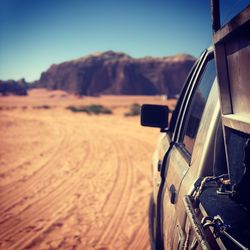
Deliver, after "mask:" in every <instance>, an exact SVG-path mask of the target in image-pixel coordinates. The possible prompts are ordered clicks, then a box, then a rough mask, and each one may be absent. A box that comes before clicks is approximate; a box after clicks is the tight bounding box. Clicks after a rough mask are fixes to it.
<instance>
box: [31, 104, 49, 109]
mask: <svg viewBox="0 0 250 250" xmlns="http://www.w3.org/2000/svg"><path fill="white" fill-rule="evenodd" d="M32 108H33V109H51V106H49V105H41V106H33V107H32Z"/></svg>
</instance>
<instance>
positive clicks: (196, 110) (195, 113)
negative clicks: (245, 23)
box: [182, 59, 216, 154]
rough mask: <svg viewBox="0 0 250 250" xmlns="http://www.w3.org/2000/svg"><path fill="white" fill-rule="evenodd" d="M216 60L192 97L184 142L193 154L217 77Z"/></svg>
mask: <svg viewBox="0 0 250 250" xmlns="http://www.w3.org/2000/svg"><path fill="white" fill-rule="evenodd" d="M215 75H216V71H215V62H214V59H211V60H210V61H209V62H208V63H207V65H206V68H205V71H204V73H203V75H202V77H201V78H200V80H199V84H198V87H197V89H196V91H195V93H194V96H193V97H192V101H191V104H190V107H189V111H188V115H187V118H186V120H185V124H184V130H183V133H182V134H183V139H182V140H183V144H184V147H185V148H186V150H187V151H188V152H189V153H190V154H192V152H193V147H194V142H195V138H196V135H197V131H198V128H199V124H200V120H201V117H202V114H203V111H204V109H205V105H206V102H207V98H208V95H209V92H210V90H211V87H212V85H213V82H214V79H215Z"/></svg>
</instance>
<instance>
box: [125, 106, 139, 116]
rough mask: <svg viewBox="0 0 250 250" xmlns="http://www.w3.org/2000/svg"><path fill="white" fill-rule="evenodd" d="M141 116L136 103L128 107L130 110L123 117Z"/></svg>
mask: <svg viewBox="0 0 250 250" xmlns="http://www.w3.org/2000/svg"><path fill="white" fill-rule="evenodd" d="M140 114H141V105H140V104H138V103H133V104H132V105H131V106H130V110H129V112H128V113H125V114H124V115H125V116H137V115H140Z"/></svg>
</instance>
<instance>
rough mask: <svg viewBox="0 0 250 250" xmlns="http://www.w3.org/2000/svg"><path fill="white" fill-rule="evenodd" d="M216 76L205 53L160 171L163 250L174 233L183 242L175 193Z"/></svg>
mask: <svg viewBox="0 0 250 250" xmlns="http://www.w3.org/2000/svg"><path fill="white" fill-rule="evenodd" d="M215 76H216V73H215V62H214V57H213V52H212V51H211V50H210V51H208V52H207V53H206V56H205V58H204V60H203V63H202V65H200V68H199V71H198V72H197V73H196V75H195V79H193V82H192V83H191V84H190V86H189V89H188V91H187V93H186V95H187V96H186V99H185V102H184V103H183V105H182V109H181V111H180V113H179V116H178V118H177V121H176V125H175V129H174V135H173V136H174V138H175V140H174V142H173V144H172V147H171V150H169V152H168V154H167V155H166V159H165V167H164V168H162V169H163V170H162V173H161V174H162V178H163V179H164V182H163V183H164V184H163V187H162V193H161V197H160V199H161V200H160V202H161V211H160V213H161V216H160V217H161V222H160V223H161V230H162V238H163V244H164V248H165V249H172V248H173V238H174V236H175V234H176V232H175V231H176V230H179V232H177V233H178V234H179V235H180V241H181V239H182V238H183V239H184V235H182V230H181V228H178V227H176V224H177V217H178V214H177V213H176V206H177V204H178V202H180V199H179V197H178V192H179V189H180V186H181V183H182V180H183V178H184V177H185V175H186V174H187V172H188V170H189V168H190V162H191V158H192V152H193V148H194V145H195V140H196V136H197V131H198V129H199V125H200V121H201V118H202V114H203V111H204V109H205V105H206V101H207V98H208V96H209V93H210V90H211V88H212V85H213V83H214V81H215Z"/></svg>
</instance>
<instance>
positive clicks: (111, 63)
mask: <svg viewBox="0 0 250 250" xmlns="http://www.w3.org/2000/svg"><path fill="white" fill-rule="evenodd" d="M194 62H195V58H194V57H192V56H190V55H176V56H171V57H162V58H154V57H145V58H140V59H135V58H132V57H130V56H128V55H126V54H124V53H116V52H113V51H107V52H103V53H96V54H92V55H89V56H87V57H82V58H79V59H76V60H72V61H68V62H63V63H60V64H53V65H52V66H51V67H50V68H49V69H48V70H47V71H46V72H43V73H42V74H41V78H40V80H38V81H37V82H36V85H37V86H38V87H45V88H48V89H62V90H65V91H68V92H70V93H74V94H79V95H99V94H112V95H155V94H167V95H170V96H174V95H177V94H179V92H180V89H181V87H182V85H183V83H184V81H185V78H186V77H187V74H188V72H189V70H190V69H191V67H192V65H193V64H194Z"/></svg>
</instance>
